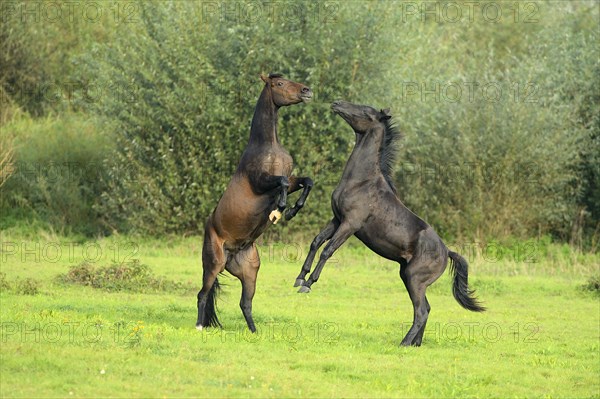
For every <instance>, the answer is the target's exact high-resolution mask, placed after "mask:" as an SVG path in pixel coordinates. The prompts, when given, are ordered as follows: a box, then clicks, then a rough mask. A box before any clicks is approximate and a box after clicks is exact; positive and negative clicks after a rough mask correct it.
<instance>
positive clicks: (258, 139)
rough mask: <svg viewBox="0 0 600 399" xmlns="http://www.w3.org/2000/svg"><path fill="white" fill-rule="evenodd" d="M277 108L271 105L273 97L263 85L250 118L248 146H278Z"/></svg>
mask: <svg viewBox="0 0 600 399" xmlns="http://www.w3.org/2000/svg"><path fill="white" fill-rule="evenodd" d="M278 110H279V107H277V106H276V105H275V104H274V103H273V97H272V95H271V90H270V88H269V86H268V85H265V88H264V89H263V91H262V93H261V94H260V97H259V98H258V102H257V103H256V108H255V109H254V117H253V118H252V127H251V128H250V140H249V141H248V145H258V146H261V145H265V144H266V145H273V144H275V143H277V144H279V138H278V137H277V111H278Z"/></svg>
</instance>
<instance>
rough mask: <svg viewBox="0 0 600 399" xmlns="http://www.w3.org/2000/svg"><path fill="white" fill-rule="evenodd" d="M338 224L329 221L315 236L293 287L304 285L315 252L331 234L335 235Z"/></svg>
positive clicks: (333, 220)
mask: <svg viewBox="0 0 600 399" xmlns="http://www.w3.org/2000/svg"><path fill="white" fill-rule="evenodd" d="M339 224H340V223H339V222H338V221H337V219H335V218H333V219H331V221H330V222H329V223H328V224H327V226H325V228H324V229H323V230H321V232H320V233H319V234H317V236H316V237H315V238H314V240H313V242H312V243H311V244H310V251H309V252H308V255H307V256H306V260H305V261H304V264H303V265H302V270H301V271H300V274H299V275H298V278H296V282H295V283H294V287H300V286H301V285H304V278H305V277H306V275H307V274H308V272H310V267H311V266H312V263H313V261H314V260H315V255H316V254H317V251H318V250H319V248H320V247H321V245H323V243H324V242H325V241H327V240H329V239H330V238H331V237H332V236H333V233H335V231H336V230H337V228H338V226H339Z"/></svg>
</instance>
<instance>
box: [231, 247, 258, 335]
mask: <svg viewBox="0 0 600 399" xmlns="http://www.w3.org/2000/svg"><path fill="white" fill-rule="evenodd" d="M225 267H226V268H227V271H228V272H229V273H231V274H233V275H234V276H236V277H237V278H239V279H240V281H241V282H242V298H241V299H240V308H241V309H242V313H243V314H244V318H245V319H246V324H248V328H249V329H250V331H252V332H256V327H255V326H254V320H253V319H252V298H254V292H255V290H256V276H257V275H258V269H259V268H260V258H259V257H258V250H257V249H256V244H254V243H253V244H252V245H251V246H250V247H248V248H246V249H244V250H242V251H240V252H238V253H237V254H236V255H235V256H234V257H233V258H231V260H230V261H229V262H227V265H226V266H225Z"/></svg>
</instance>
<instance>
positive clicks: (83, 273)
mask: <svg viewBox="0 0 600 399" xmlns="http://www.w3.org/2000/svg"><path fill="white" fill-rule="evenodd" d="M58 280H59V281H60V282H63V283H68V284H77V285H83V286H88V287H93V288H98V289H104V290H107V291H129V292H173V291H175V292H176V291H187V290H189V289H191V287H190V286H188V285H186V284H183V283H180V282H176V281H172V280H169V279H166V278H163V277H156V276H154V274H153V273H152V271H151V270H150V268H149V267H148V266H147V265H143V264H141V263H139V261H135V262H130V263H124V264H113V265H110V266H101V267H94V266H93V265H91V264H89V263H86V262H83V263H81V264H79V265H77V266H73V267H71V268H70V269H69V271H68V272H67V274H65V275H61V276H59V277H58Z"/></svg>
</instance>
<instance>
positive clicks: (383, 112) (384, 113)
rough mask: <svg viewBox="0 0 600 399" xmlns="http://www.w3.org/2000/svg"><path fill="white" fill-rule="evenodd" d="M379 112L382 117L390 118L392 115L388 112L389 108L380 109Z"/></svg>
mask: <svg viewBox="0 0 600 399" xmlns="http://www.w3.org/2000/svg"><path fill="white" fill-rule="evenodd" d="M381 114H382V115H383V119H390V118H391V117H392V114H391V113H390V109H389V108H386V109H382V110H381Z"/></svg>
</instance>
